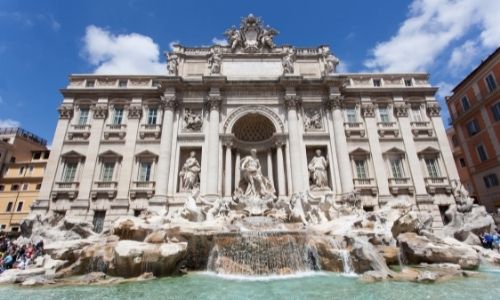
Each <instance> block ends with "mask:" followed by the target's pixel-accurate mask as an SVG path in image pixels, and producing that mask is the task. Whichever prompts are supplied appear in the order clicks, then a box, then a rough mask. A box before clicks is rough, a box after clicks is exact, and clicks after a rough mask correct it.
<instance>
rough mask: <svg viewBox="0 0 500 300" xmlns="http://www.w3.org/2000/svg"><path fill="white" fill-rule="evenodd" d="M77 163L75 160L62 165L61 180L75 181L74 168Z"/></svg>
mask: <svg viewBox="0 0 500 300" xmlns="http://www.w3.org/2000/svg"><path fill="white" fill-rule="evenodd" d="M77 166H78V164H77V163H76V162H68V163H66V164H65V165H64V169H63V177H62V181H63V182H73V181H75V175H76V168H77Z"/></svg>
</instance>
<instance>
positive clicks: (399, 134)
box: [33, 15, 459, 231]
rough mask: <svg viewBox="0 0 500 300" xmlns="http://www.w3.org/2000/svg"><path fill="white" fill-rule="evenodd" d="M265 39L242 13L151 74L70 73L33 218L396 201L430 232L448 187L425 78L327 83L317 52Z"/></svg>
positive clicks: (329, 72) (332, 71)
mask: <svg viewBox="0 0 500 300" xmlns="http://www.w3.org/2000/svg"><path fill="white" fill-rule="evenodd" d="M276 34H277V31H276V30H274V29H273V28H270V27H265V26H263V24H262V22H261V20H260V19H259V18H257V17H254V16H252V15H249V16H248V17H246V18H243V19H242V22H241V25H240V26H239V28H236V27H232V28H231V29H229V30H228V31H226V36H227V38H228V45H227V46H219V45H214V46H211V47H198V48H190V47H184V46H180V45H176V46H174V49H173V51H171V52H170V53H168V54H167V59H168V69H167V70H165V75H164V76H132V75H131V76H112V75H109V76H108V75H71V76H70V78H69V84H68V86H67V87H66V88H64V89H62V90H61V93H62V96H63V101H62V104H61V106H60V108H59V112H60V118H59V121H58V123H57V128H56V132H55V135H54V139H53V142H52V151H51V155H50V158H49V162H48V165H47V168H46V172H45V178H44V181H43V184H42V187H41V191H40V194H39V199H38V201H37V203H36V205H34V207H33V212H34V213H45V212H47V211H51V212H53V213H58V214H66V215H71V216H72V217H76V218H80V219H83V220H88V221H93V222H94V225H95V226H96V230H97V231H99V230H100V229H101V228H102V225H103V224H104V226H106V225H107V224H109V222H111V221H113V220H114V219H116V218H117V217H119V216H122V215H136V216H137V215H140V214H141V213H143V212H145V211H150V212H158V213H166V214H168V215H172V214H175V213H176V211H177V210H178V209H179V208H180V207H182V206H183V205H184V203H185V202H186V200H187V198H188V197H196V199H197V201H198V202H200V201H201V202H200V203H205V202H210V201H215V199H221V198H222V199H225V200H227V201H232V199H233V198H234V197H238V196H239V195H241V194H248V193H250V194H252V193H253V194H256V195H257V196H259V197H263V198H265V197H268V196H269V197H271V198H274V199H289V198H290V197H291V196H292V195H293V194H297V193H306V192H307V193H309V194H311V195H312V197H323V196H325V195H328V196H330V197H333V199H342V197H346V196H348V195H351V196H352V195H355V196H356V197H359V199H360V200H361V203H362V207H363V208H364V209H365V210H376V209H378V208H380V207H383V206H384V205H385V204H386V203H388V202H390V201H395V200H396V199H400V200H404V201H408V202H410V203H413V204H415V205H416V206H417V207H419V208H420V209H422V210H430V211H432V212H433V214H434V227H436V228H438V227H441V226H443V219H442V214H440V212H442V213H443V212H444V211H445V210H446V209H447V208H448V207H449V206H450V205H454V203H455V199H454V194H455V192H454V191H455V189H456V188H457V187H456V184H457V182H459V181H458V174H457V169H456V167H455V164H454V160H453V155H452V153H451V150H450V146H449V144H448V140H447V136H446V132H445V128H444V126H443V121H442V119H441V117H440V107H439V105H438V103H437V101H436V98H435V93H436V91H437V88H436V87H432V86H431V85H430V84H429V82H428V74H424V73H405V74H387V73H338V72H337V71H336V66H337V65H338V62H339V61H338V59H337V58H336V57H335V56H334V55H333V54H332V53H331V51H330V49H329V47H328V46H319V47H313V48H299V47H293V46H277V45H275V44H274V41H273V37H274V36H275V35H276ZM252 149H255V151H254V154H255V155H254V159H250V160H248V159H247V158H248V157H250V156H249V155H250V154H251V152H252V151H251V150H252ZM247 161H249V162H250V163H253V165H248V164H247V163H246V162H247ZM243 162H245V163H243ZM252 168H254V169H252ZM243 169H244V170H243ZM252 172H255V173H252ZM248 174H251V175H248ZM252 174H253V175H252ZM242 183H243V184H242ZM254 186H257V187H258V188H257V189H255V188H254ZM259 186H260V187H259ZM263 191H264V192H263ZM198 192H199V196H198ZM259 193H260V194H259ZM193 195H195V196H193Z"/></svg>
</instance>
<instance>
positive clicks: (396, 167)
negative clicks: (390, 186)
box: [390, 158, 405, 178]
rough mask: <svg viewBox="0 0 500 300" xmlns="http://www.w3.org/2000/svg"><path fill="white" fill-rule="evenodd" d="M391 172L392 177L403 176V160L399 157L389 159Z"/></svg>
mask: <svg viewBox="0 0 500 300" xmlns="http://www.w3.org/2000/svg"><path fill="white" fill-rule="evenodd" d="M390 163H391V172H392V176H393V177H394V178H404V176H405V173H404V170H403V162H402V160H401V158H395V159H391V160H390Z"/></svg>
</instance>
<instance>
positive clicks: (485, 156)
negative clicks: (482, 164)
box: [476, 145, 488, 161]
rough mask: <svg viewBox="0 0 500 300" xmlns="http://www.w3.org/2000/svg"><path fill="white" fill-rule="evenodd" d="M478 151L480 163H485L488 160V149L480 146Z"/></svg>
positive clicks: (477, 148)
mask: <svg viewBox="0 0 500 300" xmlns="http://www.w3.org/2000/svg"><path fill="white" fill-rule="evenodd" d="M476 150H477V155H478V156H479V160H480V161H485V160H487V159H488V154H487V153H486V149H484V147H483V145H478V146H477V147H476Z"/></svg>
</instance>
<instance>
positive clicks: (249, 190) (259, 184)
mask: <svg viewBox="0 0 500 300" xmlns="http://www.w3.org/2000/svg"><path fill="white" fill-rule="evenodd" d="M239 189H240V192H241V193H242V196H247V197H251V196H255V197H258V198H274V193H275V190H274V187H273V185H272V183H271V181H270V180H269V179H268V178H266V177H265V176H264V175H262V171H261V167H260V161H259V159H258V158H257V150H255V149H252V150H250V155H248V156H246V157H244V158H243V159H242V160H241V181H240V183H239Z"/></svg>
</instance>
